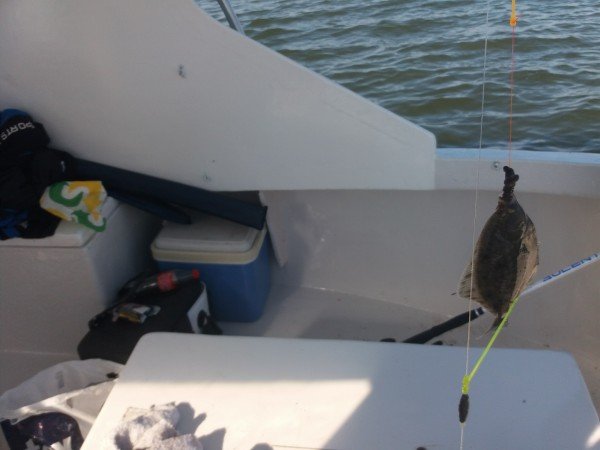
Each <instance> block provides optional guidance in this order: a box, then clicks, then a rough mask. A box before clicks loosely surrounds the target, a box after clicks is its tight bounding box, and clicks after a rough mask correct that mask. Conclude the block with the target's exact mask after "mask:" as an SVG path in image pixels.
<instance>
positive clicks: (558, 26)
mask: <svg viewBox="0 0 600 450" xmlns="http://www.w3.org/2000/svg"><path fill="white" fill-rule="evenodd" d="M197 2H198V4H199V5H200V6H201V7H202V8H204V9H205V10H206V11H207V12H209V13H210V14H211V15H213V16H214V17H217V18H222V13H220V9H219V7H218V5H217V3H216V1H213V0H197ZM231 3H232V4H233V6H234V8H235V10H236V11H237V13H238V16H239V19H240V21H241V22H242V25H243V26H244V28H245V32H246V34H247V35H248V36H249V37H251V38H253V39H255V40H257V41H259V42H261V43H262V44H264V45H266V46H268V47H270V48H272V49H274V50H276V51H278V52H280V53H282V54H284V55H286V56H288V57H290V58H292V59H294V60H296V61H298V62H299V63H301V64H302V65H304V66H307V67H309V68H311V69H313V70H314V71H316V72H318V73H321V74H322V75H325V76H326V77H328V78H331V79H333V80H334V81H336V82H338V83H340V84H341V85H343V86H345V87H347V88H348V89H351V90H352V91H354V92H356V93H358V94H360V95H362V96H364V97H366V98H368V99H370V100H372V101H373V102H375V103H378V104H379V105H381V106H383V107H384V108H387V109H389V110H391V111H393V112H395V113H397V114H399V115H401V116H403V117H406V118H407V119H409V120H412V121H413V122H415V123H417V124H419V125H421V126H422V127H424V128H426V129H428V130H430V131H432V132H433V133H435V135H436V136H437V139H438V146H439V147H477V146H478V145H479V119H480V114H481V93H482V89H481V86H482V68H483V48H484V44H483V43H484V37H485V34H486V29H487V32H488V35H489V41H488V63H487V67H488V68H487V76H486V78H487V82H486V101H485V120H484V135H483V145H484V147H500V148H502V147H506V146H507V139H508V110H509V92H510V77H509V74H510V68H511V29H510V27H509V25H508V17H509V14H510V1H509V0H504V1H494V2H491V8H490V15H489V18H490V19H489V26H488V27H486V26H485V18H486V7H487V3H486V2H483V1H479V2H466V1H464V0H429V1H428V0H422V1H417V0H407V1H397V0H361V1H358V0H341V1H331V0H293V1H289V0H288V1H283V0H232V1H231ZM517 7H518V11H519V15H520V20H519V25H518V27H517V31H516V49H515V72H514V85H515V91H514V99H513V105H514V106H513V117H514V119H513V148H515V149H528V150H561V151H586V152H600V3H599V1H598V0H578V1H570V0H564V1H561V2H559V1H556V0H527V1H517Z"/></svg>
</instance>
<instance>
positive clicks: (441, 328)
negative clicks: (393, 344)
mask: <svg viewBox="0 0 600 450" xmlns="http://www.w3.org/2000/svg"><path fill="white" fill-rule="evenodd" d="M599 259H600V253H593V254H592V255H591V256H588V257H587V258H583V259H580V260H579V261H577V262H574V263H573V264H569V265H568V266H566V267H563V268H562V269H560V270H559V271H558V272H555V273H551V274H548V275H546V276H545V277H544V278H542V279H541V280H539V281H537V282H536V283H534V284H532V285H531V286H529V287H528V288H527V289H525V290H524V291H523V292H522V293H521V295H520V297H523V296H525V295H527V294H531V293H532V292H534V291H537V290H538V289H540V288H542V287H544V286H546V285H548V284H550V283H554V282H555V281H556V280H559V279H560V278H563V277H566V276H567V275H569V274H571V273H573V272H575V271H577V270H579V269H581V268H583V267H586V266H588V265H590V264H593V263H594V262H596V261H598V260H599ZM513 303H515V302H513ZM484 314H485V309H483V308H481V307H480V308H476V309H473V310H471V311H467V312H465V313H462V314H459V315H458V316H455V317H453V318H451V319H449V320H447V321H445V322H442V323H440V324H439V325H435V326H433V327H431V328H429V329H428V330H425V331H422V332H421V333H418V334H415V335H414V336H411V337H409V338H408V339H405V340H404V341H402V342H404V343H408V344H425V343H426V342H428V341H430V340H431V339H433V338H436V337H438V336H440V335H442V334H444V333H447V332H448V331H451V330H454V329H455V328H458V327H460V326H462V325H465V324H466V323H468V322H469V320H471V321H473V320H475V319H477V318H478V317H481V316H482V315H484Z"/></svg>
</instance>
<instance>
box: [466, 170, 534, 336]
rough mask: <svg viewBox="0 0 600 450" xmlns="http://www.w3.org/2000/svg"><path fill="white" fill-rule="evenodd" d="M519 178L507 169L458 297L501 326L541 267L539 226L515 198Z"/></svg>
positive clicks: (495, 324) (494, 325)
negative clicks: (484, 311)
mask: <svg viewBox="0 0 600 450" xmlns="http://www.w3.org/2000/svg"><path fill="white" fill-rule="evenodd" d="M518 180H519V175H517V174H515V172H514V170H513V169H511V168H510V167H508V166H504V187H503V189H502V195H501V196H500V198H499V199H498V206H497V207H496V211H494V213H493V214H492V215H491V216H490V218H489V219H488V220H487V222H486V224H485V226H484V227H483V230H482V231H481V234H480V236H479V239H478V240H477V245H476V246H475V251H474V254H473V259H472V261H471V262H469V264H468V265H467V267H466V268H465V271H464V273H463V276H462V278H461V280H460V284H459V290H458V294H459V295H460V296H461V297H463V298H467V299H468V298H469V296H471V298H472V299H473V300H475V301H476V302H478V303H480V304H481V305H482V306H483V307H485V308H486V309H488V310H489V311H491V312H493V313H494V314H496V320H495V321H494V324H493V325H492V328H494V327H496V326H498V325H499V324H500V322H501V321H502V318H503V317H504V314H506V312H507V311H508V308H509V307H510V305H511V303H512V301H513V300H514V299H516V298H517V297H518V296H519V294H520V293H521V292H522V291H523V289H524V288H525V287H526V286H527V284H528V283H529V281H530V280H531V278H532V277H533V276H534V275H535V273H536V271H537V267H538V264H539V256H538V240H537V235H536V232H535V226H534V225H533V222H532V221H531V219H530V218H529V216H528V215H527V214H526V213H525V211H524V210H523V208H522V207H521V205H520V204H519V202H518V201H517V199H516V198H515V195H514V189H515V185H516V183H517V181H518Z"/></svg>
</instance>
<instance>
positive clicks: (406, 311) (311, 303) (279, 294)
mask: <svg viewBox="0 0 600 450" xmlns="http://www.w3.org/2000/svg"><path fill="white" fill-rule="evenodd" d="M447 319H448V317H446V316H443V315H440V314H435V313H429V312H426V311H422V310H418V309H415V308H411V307H407V306H404V305H400V304H395V303H390V302H384V301H380V300H374V299H370V298H365V297H359V296H356V295H351V294H344V293H340V292H335V291H327V290H322V289H311V288H293V287H287V286H282V285H273V286H272V288H271V294H270V296H269V299H268V301H267V305H266V308H265V313H264V315H263V316H262V317H261V318H260V319H259V320H258V321H256V322H253V323H233V322H224V323H222V324H221V326H222V328H223V331H224V333H225V334H228V335H237V336H266V337H286V338H309V339H348V340H361V341H379V340H381V339H383V338H395V339H396V340H397V341H402V340H404V339H406V338H408V337H410V336H413V335H415V334H417V333H419V332H421V331H424V330H426V329H428V328H430V327H432V326H434V325H437V324H439V323H441V322H443V321H445V320H447ZM490 324H491V316H489V315H484V316H483V317H481V318H480V319H478V320H476V321H475V322H473V324H472V340H471V343H472V345H473V346H474V347H483V346H484V345H485V344H486V343H487V337H486V336H484V334H485V332H486V331H487V330H488V329H489V327H490ZM439 340H441V341H442V342H443V344H444V345H452V346H465V345H466V341H467V329H466V326H463V327H459V328H458V329H456V330H453V331H450V332H448V333H446V334H444V335H442V336H440V338H439ZM391 345H393V344H391ZM495 347H505V348H531V349H544V348H547V346H546V345H543V344H540V343H537V342H534V341H531V340H527V339H524V338H523V337H521V336H517V335H514V333H512V334H511V329H510V324H508V326H507V328H506V329H505V330H504V331H503V332H502V333H501V334H500V336H499V337H498V340H497V341H496V344H495ZM552 350H559V351H560V350H562V349H560V348H553V349H552ZM571 353H572V354H573V357H574V358H575V359H576V361H577V363H578V365H579V368H580V369H581V372H582V374H583V377H584V379H585V381H586V384H587V386H588V389H589V391H590V395H591V397H592V401H593V402H594V405H595V407H596V411H600V359H596V360H590V359H588V358H587V357H586V356H585V355H583V354H577V353H573V352H571ZM473 362H474V361H472V362H471V364H472V363H473ZM459 382H460V380H457V384H458V383H459Z"/></svg>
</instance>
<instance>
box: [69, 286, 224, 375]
mask: <svg viewBox="0 0 600 450" xmlns="http://www.w3.org/2000/svg"><path fill="white" fill-rule="evenodd" d="M203 289H204V285H203V284H202V283H191V284H186V285H183V286H181V287H180V288H179V289H177V290H175V291H172V292H168V293H162V294H157V295H154V296H151V297H144V298H142V299H138V298H136V299H134V300H132V301H134V302H135V303H138V304H143V305H151V306H158V307H160V311H159V312H158V313H157V314H156V315H153V316H150V317H147V318H146V319H145V321H144V322H143V323H133V322H130V321H127V320H123V319H119V320H116V321H114V320H113V316H112V314H111V313H110V309H109V310H107V311H105V312H104V313H102V314H99V315H98V316H96V317H95V318H94V319H92V321H90V331H89V332H88V333H87V334H86V335H85V337H84V338H83V339H82V340H81V342H80V343H79V345H78V346H77V352H78V354H79V357H80V358H81V359H88V358H102V359H108V360H110V361H114V362H117V363H120V364H125V363H126V362H127V359H128V358H129V355H130V354H131V352H132V351H133V349H134V347H135V345H136V344H137V342H138V341H139V339H140V338H141V337H142V336H143V335H144V334H146V333H152V332H159V331H170V332H178V333H193V330H192V327H191V324H190V321H189V319H188V311H189V310H190V308H191V307H192V305H193V304H194V303H195V302H196V300H198V299H199V298H200V295H201V294H202V292H203ZM196 320H198V322H199V326H200V328H201V329H202V331H203V333H207V334H208V333H209V332H210V331H206V323H205V322H206V321H207V320H211V319H210V318H208V316H207V315H206V313H205V314H204V315H203V314H202V313H200V314H199V316H198V317H197V318H196ZM203 322H204V323H203ZM213 325H214V324H213ZM217 330H218V327H217ZM218 331H219V332H220V330H218ZM211 334H220V333H218V332H215V333H211Z"/></svg>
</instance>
